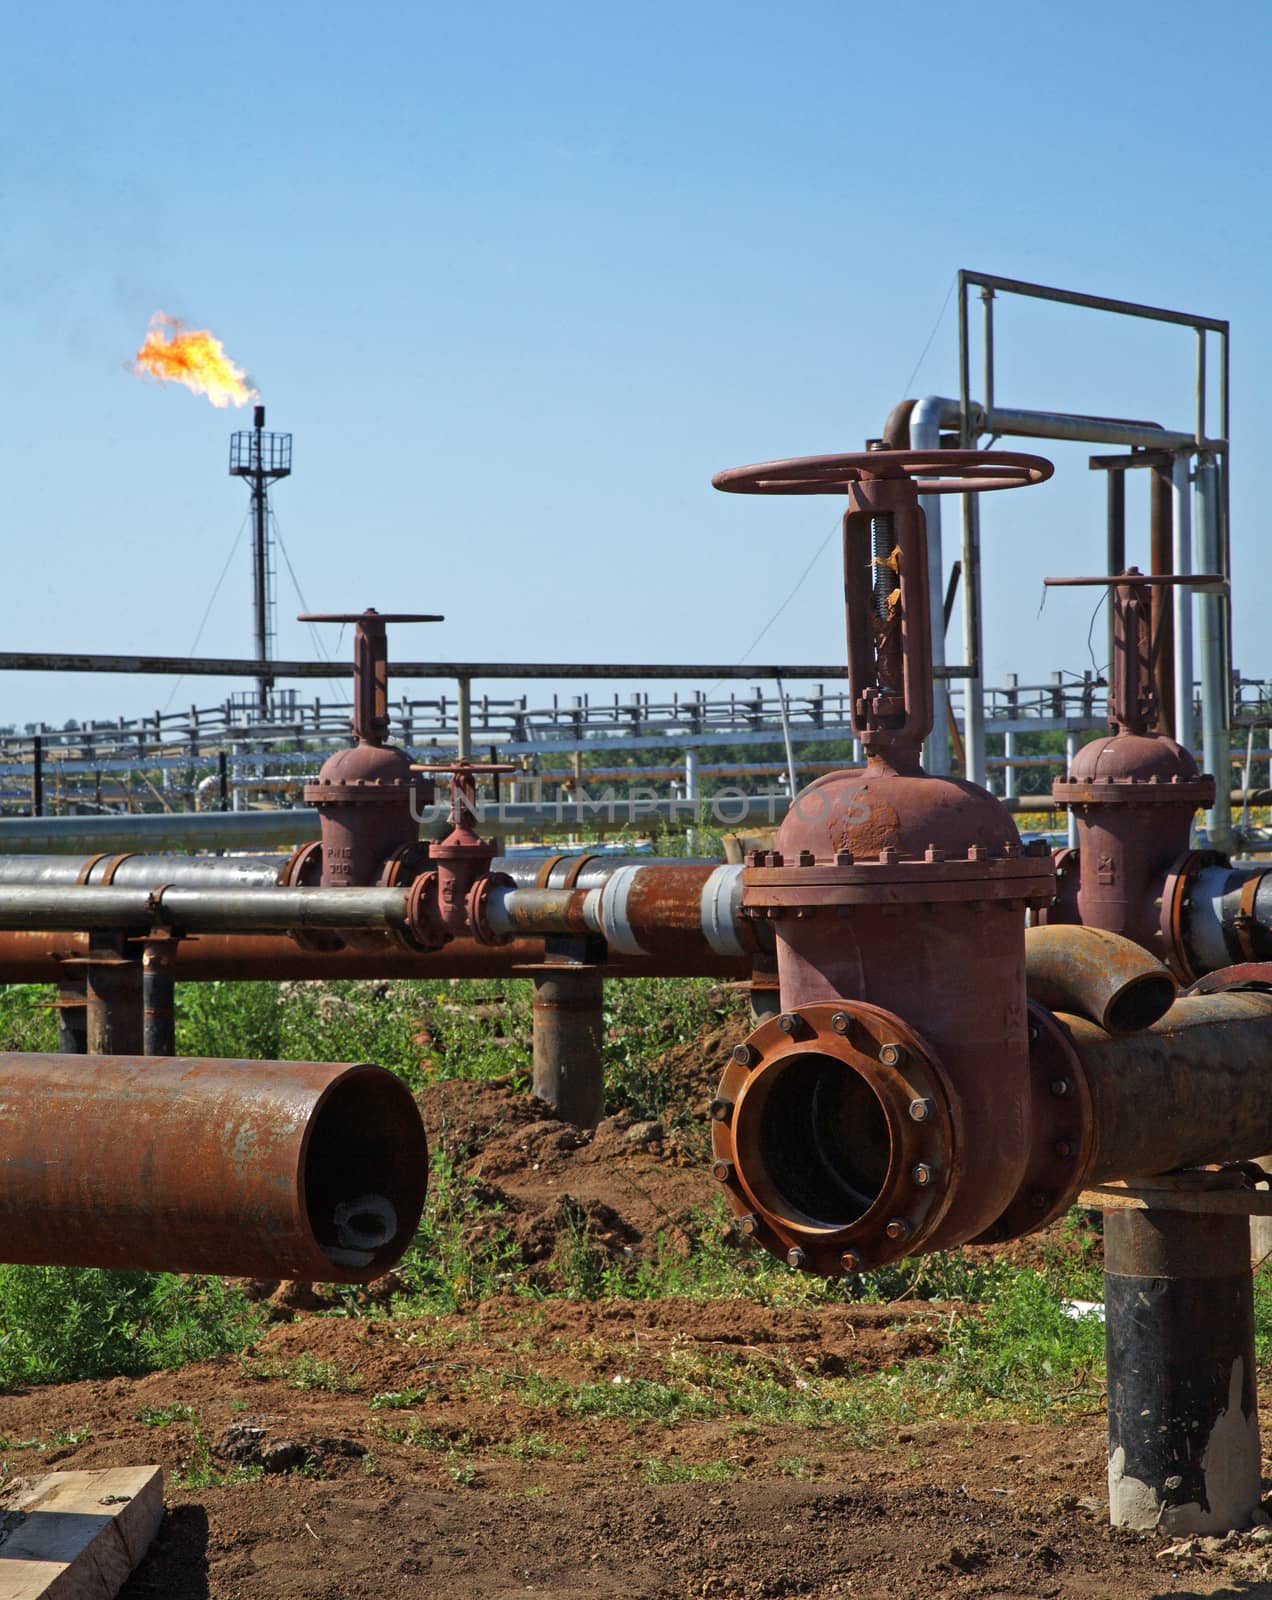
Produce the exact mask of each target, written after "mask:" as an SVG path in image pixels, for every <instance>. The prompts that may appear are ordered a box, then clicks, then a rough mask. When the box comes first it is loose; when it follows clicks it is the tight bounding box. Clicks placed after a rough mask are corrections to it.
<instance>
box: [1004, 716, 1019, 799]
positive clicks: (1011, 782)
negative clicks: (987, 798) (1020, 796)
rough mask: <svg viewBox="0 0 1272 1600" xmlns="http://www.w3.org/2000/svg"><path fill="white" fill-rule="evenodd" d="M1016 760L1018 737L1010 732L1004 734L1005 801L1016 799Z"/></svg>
mask: <svg viewBox="0 0 1272 1600" xmlns="http://www.w3.org/2000/svg"><path fill="white" fill-rule="evenodd" d="M1015 759H1016V735H1015V734H1014V733H1012V732H1010V731H1008V732H1007V733H1005V734H1003V796H1004V798H1005V799H1008V800H1014V799H1015V798H1016V768H1015V766H1014V765H1013V763H1014V761H1015Z"/></svg>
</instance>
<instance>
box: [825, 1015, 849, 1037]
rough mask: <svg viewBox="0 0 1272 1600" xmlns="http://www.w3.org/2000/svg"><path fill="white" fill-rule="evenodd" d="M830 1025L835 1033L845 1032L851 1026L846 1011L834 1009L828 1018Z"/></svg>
mask: <svg viewBox="0 0 1272 1600" xmlns="http://www.w3.org/2000/svg"><path fill="white" fill-rule="evenodd" d="M830 1025H831V1027H832V1028H833V1029H834V1030H835V1032H836V1033H847V1032H848V1030H849V1029H850V1028H851V1027H852V1018H851V1017H850V1016H849V1015H848V1013H847V1012H846V1011H836V1012H835V1014H834V1016H833V1017H831V1019H830Z"/></svg>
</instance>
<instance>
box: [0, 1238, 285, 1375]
mask: <svg viewBox="0 0 1272 1600" xmlns="http://www.w3.org/2000/svg"><path fill="white" fill-rule="evenodd" d="M262 1325H263V1318H262V1314H261V1312H260V1310H259V1308H258V1307H256V1306H254V1305H252V1304H251V1303H250V1302H249V1301H248V1300H247V1298H246V1297H245V1296H244V1294H243V1293H242V1291H241V1290H240V1289H238V1288H237V1287H235V1286H234V1285H233V1284H231V1283H228V1282H226V1281H225V1280H223V1279H220V1278H202V1277H190V1278H183V1277H177V1276H176V1275H175V1274H172V1273H154V1274H152V1273H144V1272H102V1271H96V1270H93V1269H90V1268H78V1267H26V1266H4V1267H0V1388H4V1389H13V1388H18V1387H22V1386H25V1385H29V1384H37V1383H66V1382H69V1381H71V1380H74V1379H77V1378H101V1377H110V1376H113V1375H114V1374H116V1373H139V1372H150V1371H154V1370H156V1369H160V1368H170V1367H180V1366H183V1365H185V1364H186V1363H187V1362H189V1361H202V1360H205V1359H207V1358H208V1357H210V1356H215V1355H221V1354H223V1353H224V1352H226V1351H232V1350H239V1349H242V1348H243V1347H244V1346H245V1345H247V1344H250V1343H251V1341H252V1340H253V1339H254V1338H256V1337H257V1335H258V1334H259V1332H260V1329H261V1327H262Z"/></svg>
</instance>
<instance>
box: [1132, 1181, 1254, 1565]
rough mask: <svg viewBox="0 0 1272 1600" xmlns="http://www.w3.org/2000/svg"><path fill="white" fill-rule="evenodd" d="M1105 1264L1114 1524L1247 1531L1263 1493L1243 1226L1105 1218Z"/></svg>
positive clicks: (1162, 1216)
mask: <svg viewBox="0 0 1272 1600" xmlns="http://www.w3.org/2000/svg"><path fill="white" fill-rule="evenodd" d="M1104 1262H1105V1276H1104V1304H1105V1344H1106V1349H1107V1354H1108V1411H1109V1517H1110V1520H1111V1521H1112V1522H1113V1524H1114V1525H1115V1526H1119V1527H1128V1528H1144V1529H1152V1530H1153V1531H1154V1532H1156V1533H1163V1534H1176V1533H1227V1532H1229V1531H1230V1530H1231V1529H1234V1528H1248V1527H1249V1526H1250V1525H1251V1523H1252V1522H1253V1521H1254V1519H1255V1515H1256V1513H1257V1511H1258V1508H1259V1498H1260V1494H1261V1492H1262V1481H1261V1477H1260V1458H1259V1415H1258V1408H1257V1397H1256V1393H1255V1366H1254V1288H1253V1279H1252V1276H1251V1271H1250V1226H1249V1221H1248V1219H1247V1218H1246V1217H1245V1216H1243V1215H1240V1214H1238V1215H1235V1216H1234V1215H1223V1214H1215V1213H1209V1214H1204V1213H1203V1214H1200V1215H1199V1214H1197V1213H1195V1212H1187V1211H1158V1210H1151V1211H1139V1210H1134V1211H1132V1210H1125V1211H1108V1212H1106V1213H1105V1217H1104Z"/></svg>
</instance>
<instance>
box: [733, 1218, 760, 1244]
mask: <svg viewBox="0 0 1272 1600" xmlns="http://www.w3.org/2000/svg"><path fill="white" fill-rule="evenodd" d="M738 1227H739V1228H741V1230H742V1232H743V1233H744V1234H745V1235H746V1236H747V1238H748V1239H753V1238H754V1237H755V1235H756V1234H757V1233H758V1232H759V1231H760V1219H759V1217H757V1216H756V1214H755V1212H754V1211H748V1212H747V1214H746V1216H744V1217H739V1218H738Z"/></svg>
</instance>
